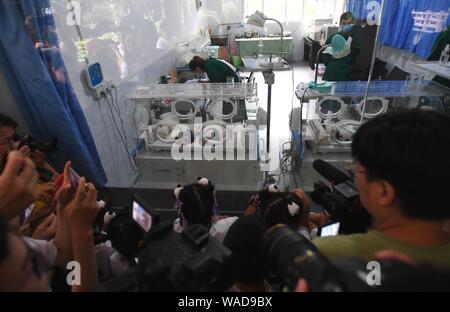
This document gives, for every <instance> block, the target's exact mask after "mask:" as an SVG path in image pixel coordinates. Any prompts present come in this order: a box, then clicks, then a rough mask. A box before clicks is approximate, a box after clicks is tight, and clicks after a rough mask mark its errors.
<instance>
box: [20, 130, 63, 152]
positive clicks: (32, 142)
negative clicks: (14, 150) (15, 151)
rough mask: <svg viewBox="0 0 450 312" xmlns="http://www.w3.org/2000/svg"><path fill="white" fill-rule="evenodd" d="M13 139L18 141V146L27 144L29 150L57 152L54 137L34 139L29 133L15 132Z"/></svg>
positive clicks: (56, 142) (56, 143)
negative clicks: (20, 133)
mask: <svg viewBox="0 0 450 312" xmlns="http://www.w3.org/2000/svg"><path fill="white" fill-rule="evenodd" d="M14 141H16V142H20V145H19V148H21V147H23V146H28V147H29V148H30V150H31V151H36V150H39V151H41V152H43V153H46V154H51V153H55V152H58V151H59V149H58V140H56V139H35V138H33V137H32V136H31V135H28V134H24V135H19V134H16V135H15V136H14Z"/></svg>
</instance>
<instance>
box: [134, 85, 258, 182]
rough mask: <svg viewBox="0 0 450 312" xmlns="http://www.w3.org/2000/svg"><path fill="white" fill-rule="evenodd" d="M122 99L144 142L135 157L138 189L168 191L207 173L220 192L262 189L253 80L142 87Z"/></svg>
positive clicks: (255, 96)
mask: <svg viewBox="0 0 450 312" xmlns="http://www.w3.org/2000/svg"><path fill="white" fill-rule="evenodd" d="M128 98H129V100H130V102H131V103H133V104H134V107H133V110H134V124H135V126H136V131H137V135H138V138H139V139H140V141H141V142H143V143H144V148H142V149H141V151H140V152H139V154H138V156H137V158H136V162H137V166H138V171H139V177H138V181H137V184H138V187H142V188H155V189H172V188H174V187H175V186H176V185H178V184H188V183H193V182H194V181H196V180H197V178H198V177H207V178H209V179H211V180H212V181H213V182H214V184H215V185H216V187H217V189H220V190H229V191H255V190H260V189H261V188H262V184H263V181H264V173H263V172H262V170H261V165H260V160H261V159H264V158H265V157H264V153H263V151H260V146H264V135H260V130H259V129H260V126H262V125H261V124H260V122H259V121H258V118H257V112H258V96H257V85H256V84H255V83H234V84H208V83H186V84H166V85H164V84H159V85H148V86H141V87H137V88H135V89H134V90H133V92H132V93H131V95H130V96H129V97H128ZM260 138H261V142H260ZM175 144H176V145H177V146H179V148H178V149H177V152H176V153H175V154H174V150H173V149H174V145H175ZM211 152H212V153H211ZM205 153H209V154H208V155H206V154H205ZM211 155H213V157H211ZM180 157H181V158H183V159H181V160H180Z"/></svg>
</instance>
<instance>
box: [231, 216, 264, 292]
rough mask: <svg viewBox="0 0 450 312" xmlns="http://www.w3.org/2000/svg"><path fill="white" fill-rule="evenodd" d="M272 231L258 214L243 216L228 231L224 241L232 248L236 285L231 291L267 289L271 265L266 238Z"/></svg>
mask: <svg viewBox="0 0 450 312" xmlns="http://www.w3.org/2000/svg"><path fill="white" fill-rule="evenodd" d="M267 230H268V227H267V225H266V223H265V221H264V220H263V219H262V218H260V217H258V216H243V217H241V218H239V219H238V220H237V221H236V222H235V223H234V224H233V225H232V226H231V227H230V230H229V231H228V234H227V236H226V237H225V240H224V242H223V244H224V245H225V246H226V247H227V248H228V249H230V250H231V252H232V253H233V255H232V256H231V268H232V270H231V272H230V273H231V274H233V281H234V283H235V284H234V286H233V287H232V288H231V289H229V290H228V291H229V292H267V291H270V290H271V288H270V285H269V283H268V282H267V280H266V277H267V268H266V260H265V255H264V250H263V248H262V241H263V237H264V234H265V233H266V231H267Z"/></svg>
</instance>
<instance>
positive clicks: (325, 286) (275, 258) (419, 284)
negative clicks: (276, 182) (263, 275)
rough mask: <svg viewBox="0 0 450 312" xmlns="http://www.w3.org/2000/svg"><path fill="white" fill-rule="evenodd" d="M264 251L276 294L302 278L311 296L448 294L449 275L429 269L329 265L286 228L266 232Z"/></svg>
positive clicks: (345, 262)
mask: <svg viewBox="0 0 450 312" xmlns="http://www.w3.org/2000/svg"><path fill="white" fill-rule="evenodd" d="M263 248H264V250H265V254H266V259H267V261H268V268H269V272H270V274H271V276H274V278H273V279H271V285H272V287H273V288H274V290H275V291H286V290H287V291H292V290H294V289H295V288H296V285H297V283H298V281H299V279H301V278H302V279H305V280H306V282H307V283H308V288H309V289H308V290H309V291H310V292H393V291H411V292H416V291H417V292H418V291H449V290H450V283H449V280H450V278H449V277H450V274H449V272H440V271H437V270H436V269H434V268H432V267H430V266H428V265H417V266H413V265H410V264H407V263H404V262H400V261H396V260H384V261H379V262H377V264H379V266H372V265H371V264H370V263H369V262H363V261H360V260H355V259H339V260H336V261H333V262H330V261H329V260H328V259H327V258H325V257H324V256H323V255H322V254H320V252H318V250H317V248H316V247H315V246H314V245H313V244H312V243H311V242H310V241H309V240H307V239H306V238H305V237H304V236H302V235H301V234H299V233H297V232H295V231H294V230H293V229H291V228H290V227H288V226H286V225H276V226H274V227H272V228H271V229H269V231H268V232H267V233H266V234H265V236H264V240H263ZM374 260H375V259H374Z"/></svg>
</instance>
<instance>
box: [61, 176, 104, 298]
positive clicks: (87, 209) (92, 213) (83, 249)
mask: <svg viewBox="0 0 450 312" xmlns="http://www.w3.org/2000/svg"><path fill="white" fill-rule="evenodd" d="M99 212H100V207H99V205H98V203H97V190H96V189H95V187H94V186H93V185H92V184H86V180H85V179H84V178H81V179H80V183H79V187H78V190H77V194H76V196H75V199H74V200H73V201H72V202H71V203H70V204H69V206H68V207H67V208H66V214H65V215H66V220H67V222H68V224H69V228H70V233H71V237H72V246H73V256H74V260H75V261H77V262H78V263H79V264H80V267H81V285H74V286H73V287H72V291H74V292H82V291H91V290H93V289H95V288H96V287H97V285H98V273H97V260H96V257H95V247H94V237H93V231H92V224H93V222H94V220H95V218H96V216H97V215H98V213H99Z"/></svg>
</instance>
